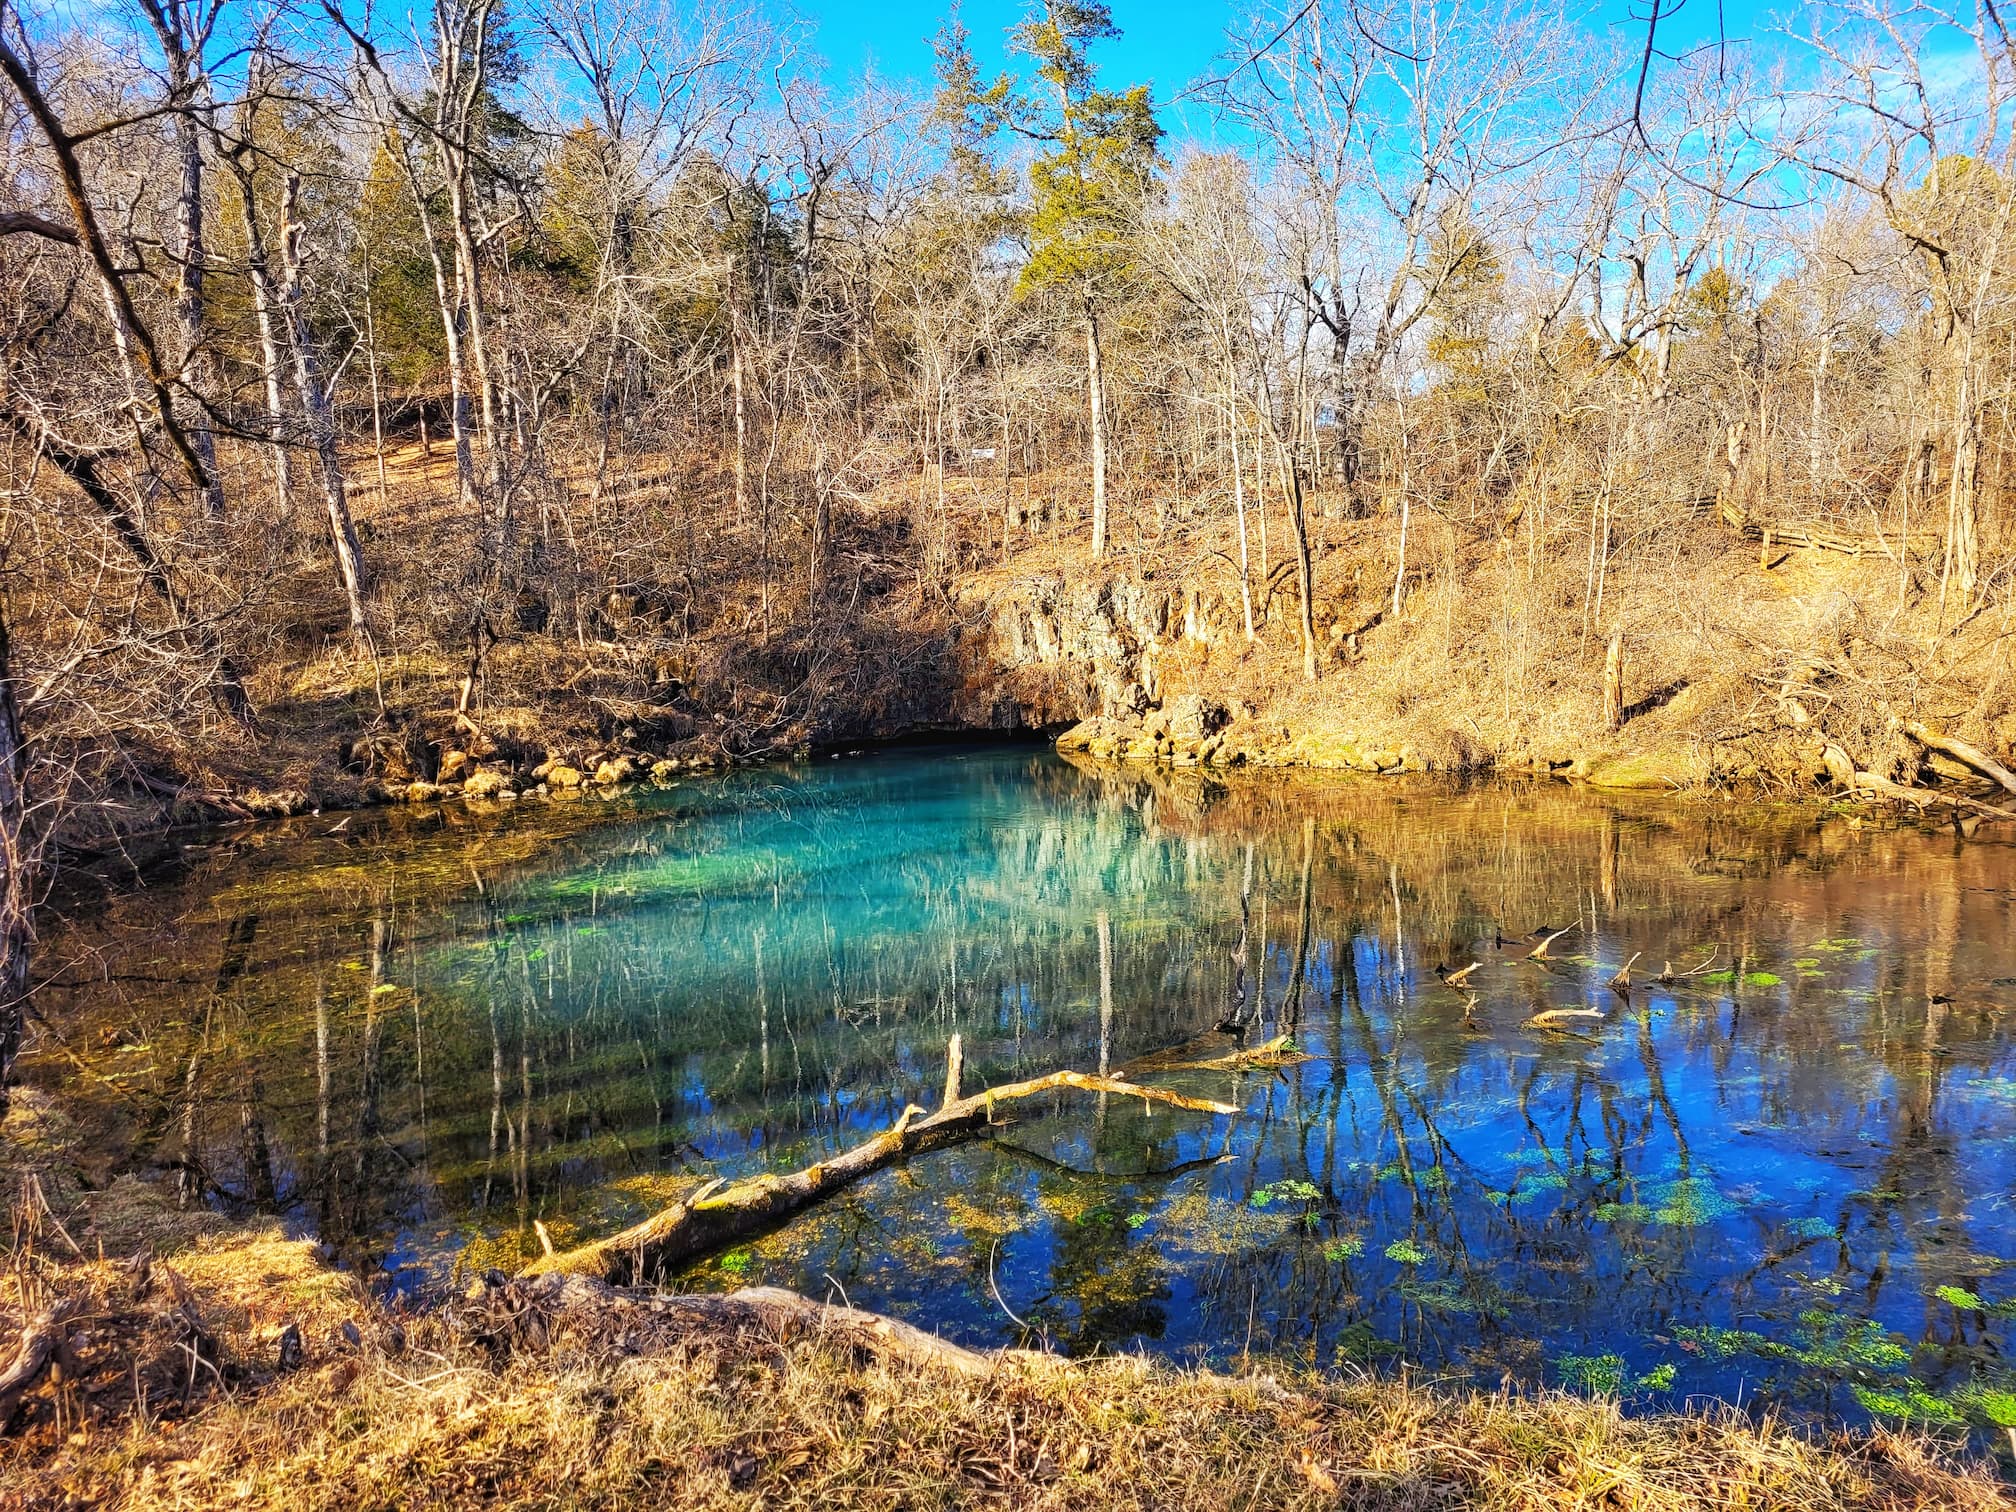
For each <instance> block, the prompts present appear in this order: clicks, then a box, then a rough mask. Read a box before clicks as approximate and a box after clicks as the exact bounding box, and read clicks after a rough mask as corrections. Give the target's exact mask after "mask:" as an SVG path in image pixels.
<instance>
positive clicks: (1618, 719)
mask: <svg viewBox="0 0 2016 1512" xmlns="http://www.w3.org/2000/svg"><path fill="white" fill-rule="evenodd" d="M1623 723H1624V636H1623V634H1622V632H1620V631H1612V632H1611V635H1610V648H1609V650H1608V651H1606V652H1605V653H1604V655H1603V728H1604V729H1606V730H1613V731H1614V730H1616V729H1618V728H1620V727H1621V726H1622V725H1623Z"/></svg>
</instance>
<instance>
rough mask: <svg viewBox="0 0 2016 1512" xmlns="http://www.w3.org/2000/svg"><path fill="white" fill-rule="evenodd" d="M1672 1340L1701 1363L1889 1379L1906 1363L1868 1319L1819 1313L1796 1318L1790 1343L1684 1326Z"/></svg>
mask: <svg viewBox="0 0 2016 1512" xmlns="http://www.w3.org/2000/svg"><path fill="white" fill-rule="evenodd" d="M1673 1335H1674V1337H1675V1338H1677V1339H1679V1340H1680V1342H1681V1347H1682V1348H1684V1349H1686V1350H1687V1351H1688V1352H1689V1353H1691V1354H1695V1355H1698V1356H1699V1357H1701V1358H1702V1359H1706V1360H1726V1359H1729V1358H1731V1357H1732V1356H1734V1355H1738V1354H1750V1355H1756V1356H1758V1357H1759V1358H1762V1359H1769V1360H1786V1361H1790V1362H1792V1363H1794V1364H1797V1365H1802V1366H1805V1367H1807V1368H1809V1369H1813V1370H1823V1371H1832V1372H1837V1373H1849V1372H1854V1371H1858V1370H1860V1371H1875V1372H1881V1373H1889V1372H1894V1371H1898V1370H1902V1369H1903V1368H1904V1367H1905V1366H1906V1365H1908V1364H1910V1363H1911V1351H1910V1350H1908V1349H1906V1348H1905V1347H1904V1346H1903V1345H1901V1344H1899V1343H1898V1342H1897V1341H1896V1340H1895V1339H1893V1338H1891V1337H1890V1335H1889V1334H1888V1333H1886V1332H1885V1331H1884V1329H1883V1325H1882V1324H1880V1323H1878V1322H1876V1321H1875V1320H1874V1319H1873V1318H1847V1317H1842V1316H1841V1315H1839V1314H1837V1313H1832V1312H1829V1311H1827V1310H1826V1309H1825V1308H1819V1307H1815V1308H1809V1309H1808V1310H1807V1311H1805V1312H1803V1313H1801V1314H1800V1315H1799V1326H1798V1329H1797V1330H1796V1334H1795V1338H1794V1340H1793V1341H1787V1340H1783V1339H1773V1338H1769V1337H1767V1336H1766V1335H1764V1334H1761V1333H1758V1332H1756V1331H1754V1330H1752V1329H1747V1328H1722V1327H1717V1326H1715V1325H1712V1324H1705V1325H1700V1326H1689V1325H1685V1324H1683V1325H1681V1326H1679V1327H1677V1328H1675V1329H1674V1330H1673Z"/></svg>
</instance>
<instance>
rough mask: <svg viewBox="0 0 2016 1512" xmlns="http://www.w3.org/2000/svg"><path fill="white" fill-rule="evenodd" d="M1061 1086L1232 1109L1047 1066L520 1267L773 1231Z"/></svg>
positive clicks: (645, 1262) (718, 1244)
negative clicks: (794, 1166) (788, 1169)
mask: <svg viewBox="0 0 2016 1512" xmlns="http://www.w3.org/2000/svg"><path fill="white" fill-rule="evenodd" d="M1067 1087H1068V1088H1075V1089H1076V1090H1078V1091H1081V1092H1104V1093H1108V1094H1110V1095H1113V1096H1118V1097H1138V1098H1141V1099H1143V1100H1144V1101H1146V1102H1159V1103H1167V1104H1169V1105H1170V1106H1171V1107H1177V1108H1187V1109H1189V1110H1190V1111H1191V1112H1194V1113H1213V1114H1219V1115H1223V1116H1225V1117H1231V1116H1232V1115H1234V1114H1236V1113H1237V1112H1238V1111H1239V1110H1238V1109H1237V1108H1236V1107H1233V1106H1231V1105H1230V1104H1228V1103H1221V1102H1213V1101H1211V1100H1210V1099H1208V1098H1202V1097H1185V1096H1183V1095H1182V1094H1181V1093H1177V1092H1169V1091H1165V1090H1164V1089H1162V1088H1161V1087H1143V1086H1137V1085H1135V1084H1134V1083H1132V1082H1127V1081H1121V1080H1119V1079H1118V1078H1115V1077H1109V1076H1088V1075H1086V1074H1085V1073H1083V1072H1079V1071H1053V1072H1051V1073H1050V1074H1049V1075H1048V1076H1039V1077H1036V1078H1035V1079H1034V1080H1032V1081H1023V1082H1013V1083H1011V1084H1009V1085H1008V1086H1005V1087H990V1088H989V1089H987V1090H986V1091H984V1092H976V1093H975V1094H974V1095H973V1096H971V1097H962V1098H960V1099H959V1100H958V1101H956V1102H952V1103H948V1104H946V1105H945V1106H944V1107H942V1108H940V1109H939V1110H938V1111H937V1112H936V1113H932V1114H929V1115H926V1114H925V1113H924V1110H923V1109H921V1108H918V1107H915V1106H912V1107H909V1108H906V1109H904V1110H903V1116H902V1117H901V1118H899V1119H898V1120H897V1121H896V1126H895V1127H894V1128H891V1129H885V1130H884V1131H883V1132H882V1133H880V1134H877V1135H875V1136H874V1137H873V1138H871V1139H867V1140H864V1141H863V1142H862V1143H860V1144H858V1145H856V1146H854V1148H853V1149H851V1150H848V1151H846V1152H844V1153H843V1154H840V1155H836V1156H834V1157H833V1158H832V1159H831V1160H825V1161H821V1162H819V1163H818V1164H816V1165H810V1166H807V1167H806V1168H805V1169H804V1170H802V1171H793V1172H792V1173H791V1174H789V1175H787V1176H770V1175H764V1176H752V1177H750V1178H748V1179H747V1180H745V1181H737V1182H734V1183H731V1184H729V1185H726V1186H720V1185H718V1184H714V1185H710V1186H708V1187H704V1188H702V1189H701V1190H700V1191H699V1192H697V1193H696V1194H694V1196H693V1197H691V1198H689V1199H688V1200H687V1201H685V1202H682V1203H680V1204H678V1205H677V1206H675V1207H670V1208H667V1209H666V1210H665V1211H664V1212H662V1213H657V1214H654V1215H653V1216H651V1217H649V1218H647V1219H645V1220H644V1221H643V1222H642V1223H639V1224H636V1225H634V1226H633V1227H631V1228H627V1229H625V1230H624V1231H623V1232H622V1233H620V1234H616V1235H614V1236H612V1237H610V1238H608V1239H602V1240H598V1241H596V1242H595V1243H593V1244H584V1245H581V1246H580V1247H579V1248H577V1249H571V1250H566V1251H564V1252H562V1253H560V1254H555V1255H544V1256H541V1257H540V1258H539V1259H537V1260H535V1261H533V1262H532V1264H530V1265H528V1266H527V1267H526V1268H525V1270H524V1272H523V1274H524V1275H528V1276H537V1275H545V1274H550V1273H553V1272H565V1273H571V1274H574V1275H584V1276H599V1277H601V1278H602V1279H603V1280H605V1281H608V1282H611V1283H612V1284H615V1285H628V1284H634V1283H636V1282H639V1281H642V1280H644V1279H645V1278H647V1277H649V1276H651V1275H653V1274H654V1273H657V1272H661V1271H664V1270H668V1269H671V1268H673V1267H676V1266H679V1265H684V1264H686V1263H687V1262H689V1261H693V1260H697V1259H699V1258H701V1257H702V1256H705V1255H709V1254H712V1253H713V1252H715V1251H716V1250H720V1249H724V1248H726V1247H727V1246H729V1245H731V1244H734V1243H736V1242H738V1241H740V1240H743V1239H748V1238H752V1237H754V1236H755V1235H757V1234H760V1233H764V1232H766V1231H767V1230H769V1229H772V1228H775V1227H776V1226H777V1225H778V1224H779V1223H781V1222H783V1221H784V1220H785V1219H787V1218H790V1217H791V1216H793V1215H794V1214H796V1213H799V1212H802V1211H803V1210H804V1209H806V1208H808V1207H811V1206H812V1205H813V1204H814V1203H816V1202H818V1201H820V1200H821V1199H823V1198H825V1197H829V1196H831V1195H832V1194H833V1193H834V1192H837V1191H839V1190H840V1189H841V1188H843V1187H847V1186H851V1185H853V1183H855V1182H857V1181H859V1180H860V1179H861V1178H862V1177H864V1176H868V1175H872V1174H873V1173H874V1172H876V1171H879V1170H881V1169H882V1168H883V1167H884V1166H887V1165H891V1164H893V1163H895V1162H896V1161H898V1160H902V1159H904V1158H905V1157H907V1156H911V1155H922V1154H925V1153H926V1152H928V1151H931V1150H939V1149H943V1148H945V1147H946V1146H947V1145H953V1144H958V1143H960V1142H962V1141H964V1140H967V1139H971V1138H973V1137H974V1136H975V1135H977V1134H979V1133H981V1132H982V1131H984V1130H985V1129H986V1128H987V1127H988V1126H989V1125H991V1124H992V1123H993V1122H994V1110H995V1108H996V1107H998V1106H1000V1105H1001V1104H1003V1103H1011V1102H1019V1101H1022V1100H1023V1099H1025V1098H1030V1097H1040V1096H1041V1095H1042V1094H1044V1093H1045V1092H1054V1091H1061V1090H1063V1089H1064V1088H1067Z"/></svg>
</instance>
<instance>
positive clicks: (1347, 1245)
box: [1323, 1234, 1365, 1265]
mask: <svg viewBox="0 0 2016 1512" xmlns="http://www.w3.org/2000/svg"><path fill="white" fill-rule="evenodd" d="M1364 1253H1365V1241H1364V1240H1363V1239H1362V1238H1360V1237H1359V1236H1358V1235H1356V1234H1347V1235H1346V1236H1345V1237H1344V1238H1342V1239H1332V1240H1331V1241H1330V1242H1329V1243H1328V1244H1326V1245H1324V1246H1323V1258H1324V1259H1325V1260H1328V1261H1329V1262H1330V1263H1331V1264H1332V1265H1341V1264H1343V1263H1344V1262H1345V1261H1346V1260H1355V1259H1357V1258H1358V1257H1359V1256H1360V1255H1362V1254H1364Z"/></svg>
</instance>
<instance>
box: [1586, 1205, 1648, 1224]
mask: <svg viewBox="0 0 2016 1512" xmlns="http://www.w3.org/2000/svg"><path fill="white" fill-rule="evenodd" d="M1591 1216H1593V1217H1594V1218H1595V1220H1596V1221H1597V1222H1598V1223H1644V1222H1646V1221H1647V1220H1649V1219H1650V1218H1651V1216H1652V1209H1651V1208H1649V1207H1647V1206H1646V1205H1645V1204H1644V1203H1642V1202H1599V1203H1597V1204H1596V1207H1595V1209H1594V1210H1593V1213H1592V1215H1591Z"/></svg>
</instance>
